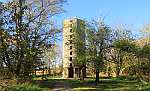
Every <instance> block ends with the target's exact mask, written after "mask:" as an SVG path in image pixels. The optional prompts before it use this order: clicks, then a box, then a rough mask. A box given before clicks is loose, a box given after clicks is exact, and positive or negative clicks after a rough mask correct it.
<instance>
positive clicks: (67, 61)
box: [63, 18, 85, 78]
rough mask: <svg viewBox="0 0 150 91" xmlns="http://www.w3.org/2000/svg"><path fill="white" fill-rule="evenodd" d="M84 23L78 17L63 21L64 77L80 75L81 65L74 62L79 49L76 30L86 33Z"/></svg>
mask: <svg viewBox="0 0 150 91" xmlns="http://www.w3.org/2000/svg"><path fill="white" fill-rule="evenodd" d="M83 24H84V21H83V20H81V19H78V18H71V19H66V20H64V22H63V78H74V77H79V74H80V72H79V67H78V66H76V65H75V64H74V62H73V61H76V60H74V59H75V57H76V55H77V53H76V50H78V49H76V47H75V44H74V40H75V39H76V38H74V35H75V34H76V32H75V31H78V32H80V31H81V32H82V35H85V34H84V32H83V31H84V27H83V26H82V25H83ZM74 27H76V28H74ZM82 35H81V36H82ZM81 38H82V39H84V38H83V37H81Z"/></svg>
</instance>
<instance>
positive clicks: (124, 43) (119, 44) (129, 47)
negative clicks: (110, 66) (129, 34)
mask: <svg viewBox="0 0 150 91" xmlns="http://www.w3.org/2000/svg"><path fill="white" fill-rule="evenodd" d="M113 46H114V48H117V49H119V50H120V51H124V52H128V53H131V52H133V53H135V52H136V51H137V46H136V44H135V43H133V42H132V41H130V40H128V39H120V40H116V41H115V42H114V43H113Z"/></svg>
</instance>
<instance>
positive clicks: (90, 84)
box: [33, 78, 150, 91]
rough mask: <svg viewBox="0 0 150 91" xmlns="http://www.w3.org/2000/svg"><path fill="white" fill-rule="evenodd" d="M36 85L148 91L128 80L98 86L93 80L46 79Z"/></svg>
mask: <svg viewBox="0 0 150 91" xmlns="http://www.w3.org/2000/svg"><path fill="white" fill-rule="evenodd" d="M33 83H34V84H38V85H39V86H40V87H42V88H43V87H44V88H46V87H48V88H50V89H53V88H57V86H55V84H59V83H60V84H62V83H63V84H65V85H66V87H69V88H68V89H69V91H150V90H149V89H150V86H145V85H143V86H142V83H140V82H137V81H136V80H128V79H120V78H119V79H118V78H112V79H100V83H99V84H97V85H96V84H95V82H94V79H92V78H90V79H85V80H84V81H79V80H77V79H58V78H56V79H54V78H52V79H48V81H40V80H36V81H34V82H33Z"/></svg>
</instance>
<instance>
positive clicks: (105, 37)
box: [87, 21, 111, 83]
mask: <svg viewBox="0 0 150 91" xmlns="http://www.w3.org/2000/svg"><path fill="white" fill-rule="evenodd" d="M110 44H111V29H110V28H109V27H108V26H107V25H105V24H104V22H103V21H98V22H97V21H94V22H92V23H91V25H90V26H89V31H88V32H87V50H88V57H87V60H88V61H89V62H91V63H93V64H94V68H95V70H96V79H95V81H96V83H98V82H99V73H100V71H102V69H103V68H104V60H105V56H106V49H107V48H109V47H110Z"/></svg>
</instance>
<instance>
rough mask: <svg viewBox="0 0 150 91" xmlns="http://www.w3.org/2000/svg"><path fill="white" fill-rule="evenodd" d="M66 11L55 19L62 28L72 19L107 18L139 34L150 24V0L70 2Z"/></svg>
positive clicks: (113, 24)
mask: <svg viewBox="0 0 150 91" xmlns="http://www.w3.org/2000/svg"><path fill="white" fill-rule="evenodd" d="M0 1H6V0H0ZM64 9H65V10H66V12H65V13H64V14H61V15H58V16H56V17H55V18H57V23H58V24H59V25H60V26H61V25H62V22H63V20H64V19H67V18H70V17H75V16H76V17H80V18H83V19H87V20H91V19H98V18H99V17H105V22H106V24H108V25H110V26H112V27H115V26H116V25H119V24H126V25H127V26H129V27H130V29H132V30H133V32H134V33H137V32H138V30H139V29H141V28H142V26H143V25H144V24H147V23H150V0H68V2H67V4H65V7H64Z"/></svg>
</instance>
